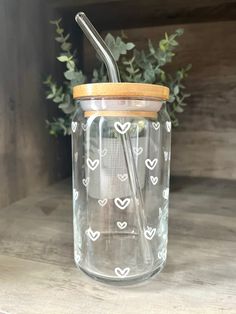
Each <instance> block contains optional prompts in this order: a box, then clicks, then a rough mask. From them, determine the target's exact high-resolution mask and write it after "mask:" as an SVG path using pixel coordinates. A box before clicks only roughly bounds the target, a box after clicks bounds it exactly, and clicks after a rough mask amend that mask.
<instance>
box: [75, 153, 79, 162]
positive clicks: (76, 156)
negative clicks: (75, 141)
mask: <svg viewBox="0 0 236 314" xmlns="http://www.w3.org/2000/svg"><path fill="white" fill-rule="evenodd" d="M74 156H75V162H77V161H78V156H79V155H78V152H76V153H75V155H74Z"/></svg>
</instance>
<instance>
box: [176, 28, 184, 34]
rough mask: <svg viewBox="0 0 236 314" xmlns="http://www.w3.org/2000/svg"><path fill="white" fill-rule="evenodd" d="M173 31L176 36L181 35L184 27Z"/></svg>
mask: <svg viewBox="0 0 236 314" xmlns="http://www.w3.org/2000/svg"><path fill="white" fill-rule="evenodd" d="M175 32H176V34H177V35H178V36H181V35H183V33H184V29H183V28H178V29H177V30H176V31H175Z"/></svg>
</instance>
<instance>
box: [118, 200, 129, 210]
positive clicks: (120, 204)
mask: <svg viewBox="0 0 236 314" xmlns="http://www.w3.org/2000/svg"><path fill="white" fill-rule="evenodd" d="M129 203H130V198H125V199H123V200H122V199H120V198H119V197H117V198H115V204H116V206H117V207H119V208H120V209H125V208H126V207H127V206H129Z"/></svg>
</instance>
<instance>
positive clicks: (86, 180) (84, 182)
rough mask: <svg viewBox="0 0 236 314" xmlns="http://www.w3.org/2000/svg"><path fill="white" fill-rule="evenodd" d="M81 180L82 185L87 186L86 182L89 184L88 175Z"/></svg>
mask: <svg viewBox="0 0 236 314" xmlns="http://www.w3.org/2000/svg"><path fill="white" fill-rule="evenodd" d="M82 182H83V185H84V186H88V184H89V177H88V178H86V179H83V180H82Z"/></svg>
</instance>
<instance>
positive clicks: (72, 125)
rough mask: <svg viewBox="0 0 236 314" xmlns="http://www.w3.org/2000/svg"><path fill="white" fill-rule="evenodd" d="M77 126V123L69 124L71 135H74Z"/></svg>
mask: <svg viewBox="0 0 236 314" xmlns="http://www.w3.org/2000/svg"><path fill="white" fill-rule="evenodd" d="M77 125H78V123H77V122H74V121H73V122H72V123H71V130H72V132H73V133H75V131H76V129H77Z"/></svg>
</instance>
